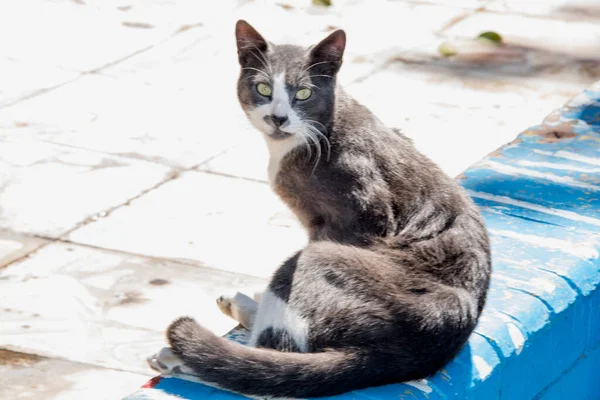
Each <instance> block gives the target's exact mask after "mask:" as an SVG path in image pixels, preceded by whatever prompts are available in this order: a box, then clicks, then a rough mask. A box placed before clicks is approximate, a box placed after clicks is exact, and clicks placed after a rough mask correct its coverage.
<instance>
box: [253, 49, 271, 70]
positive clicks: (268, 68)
mask: <svg viewBox="0 0 600 400" xmlns="http://www.w3.org/2000/svg"><path fill="white" fill-rule="evenodd" d="M252 47H253V48H254V49H256V51H258V54H259V55H256V53H255V52H253V51H251V52H250V54H252V56H254V58H256V59H257V60H258V61H260V63H261V64H262V65H263V67H265V69H266V70H267V71H269V72H270V73H273V71H272V69H271V66H270V64H269V63H268V62H267V60H266V59H265V56H264V55H263V53H262V52H261V51H260V50H259V48H258V47H256V46H252Z"/></svg>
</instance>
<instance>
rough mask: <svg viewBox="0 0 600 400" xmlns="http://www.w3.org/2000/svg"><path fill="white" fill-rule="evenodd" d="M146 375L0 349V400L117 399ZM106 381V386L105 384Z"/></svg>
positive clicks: (142, 380)
mask: <svg viewBox="0 0 600 400" xmlns="http://www.w3.org/2000/svg"><path fill="white" fill-rule="evenodd" d="M147 379H148V375H147V374H146V375H142V374H134V373H131V372H123V371H115V370H110V369H105V368H98V367H93V366H90V365H86V364H79V363H73V362H69V361H64V360H58V359H52V358H45V357H39V356H34V355H31V354H25V353H18V352H12V351H8V350H0V398H3V399H12V398H15V396H16V397H17V398H19V399H32V400H33V399H54V400H79V399H82V398H85V399H90V400H99V399H107V400H108V399H120V398H123V397H124V396H126V395H128V394H129V393H131V392H133V391H135V390H136V389H138V388H139V387H140V386H141V385H143V384H144V382H145V380H147ZM107 382H109V384H107Z"/></svg>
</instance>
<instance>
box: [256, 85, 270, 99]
mask: <svg viewBox="0 0 600 400" xmlns="http://www.w3.org/2000/svg"><path fill="white" fill-rule="evenodd" d="M256 90H257V91H258V93H260V94H261V95H263V96H265V97H269V96H270V95H271V92H272V91H271V87H270V86H269V85H267V84H265V83H259V84H258V85H257V86H256Z"/></svg>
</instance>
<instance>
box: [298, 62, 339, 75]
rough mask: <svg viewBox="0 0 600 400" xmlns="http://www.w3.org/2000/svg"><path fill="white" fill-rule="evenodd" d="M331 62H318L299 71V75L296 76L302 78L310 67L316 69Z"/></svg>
mask: <svg viewBox="0 0 600 400" xmlns="http://www.w3.org/2000/svg"><path fill="white" fill-rule="evenodd" d="M330 62H331V61H320V62H316V63H314V64H311V65H309V66H308V67H306V68H305V69H303V70H302V71H300V73H299V74H298V76H302V75H303V74H304V73H305V72H308V71H309V70H310V69H311V68H312V67H316V66H317V65H320V64H328V63H330Z"/></svg>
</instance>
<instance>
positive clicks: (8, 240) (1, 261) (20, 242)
mask: <svg viewBox="0 0 600 400" xmlns="http://www.w3.org/2000/svg"><path fill="white" fill-rule="evenodd" d="M44 243H47V241H46V240H43V239H38V238H32V237H27V236H23V235H18V234H16V233H13V232H9V231H7V230H3V229H0V269H2V268H3V267H4V266H6V265H8V264H10V263H11V262H13V261H15V260H18V259H19V258H21V257H23V256H24V255H26V254H28V253H31V252H32V251H34V250H35V249H37V248H38V247H40V246H42V245H43V244H44Z"/></svg>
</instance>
